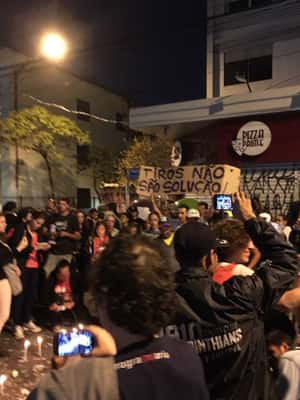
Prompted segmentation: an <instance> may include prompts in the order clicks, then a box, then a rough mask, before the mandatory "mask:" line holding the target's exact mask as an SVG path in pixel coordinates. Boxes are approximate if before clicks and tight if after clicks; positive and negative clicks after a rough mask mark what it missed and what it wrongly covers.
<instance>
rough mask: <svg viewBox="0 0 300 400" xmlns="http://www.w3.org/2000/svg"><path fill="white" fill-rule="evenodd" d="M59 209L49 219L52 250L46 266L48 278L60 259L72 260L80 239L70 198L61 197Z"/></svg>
mask: <svg viewBox="0 0 300 400" xmlns="http://www.w3.org/2000/svg"><path fill="white" fill-rule="evenodd" d="M58 210H59V212H58V214H56V215H54V216H52V217H51V218H50V219H49V235H50V239H51V240H50V241H49V243H50V244H51V252H50V254H49V256H48V259H47V262H46V264H45V266H44V270H45V273H46V277H47V278H48V277H49V275H50V274H51V272H52V271H53V270H54V269H55V267H56V265H57V263H58V262H59V261H60V260H62V259H65V260H67V261H69V262H71V260H72V255H73V253H74V251H75V250H76V243H77V242H78V241H79V240H80V231H79V225H78V221H77V218H76V217H75V215H73V214H71V212H70V201H69V199H67V198H62V199H60V200H59V203H58Z"/></svg>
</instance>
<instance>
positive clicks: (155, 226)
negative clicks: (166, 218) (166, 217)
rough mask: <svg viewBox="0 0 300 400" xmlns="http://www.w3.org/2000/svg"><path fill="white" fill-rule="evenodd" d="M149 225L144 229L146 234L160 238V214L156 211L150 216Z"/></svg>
mask: <svg viewBox="0 0 300 400" xmlns="http://www.w3.org/2000/svg"><path fill="white" fill-rule="evenodd" d="M148 223H149V227H148V228H147V229H146V230H145V231H144V234H145V235H146V236H149V237H153V238H158V237H159V236H160V229H159V224H160V216H159V214H158V213H157V212H156V211H154V212H152V213H151V214H149V217H148Z"/></svg>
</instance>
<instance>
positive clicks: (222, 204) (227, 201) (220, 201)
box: [214, 194, 232, 210]
mask: <svg viewBox="0 0 300 400" xmlns="http://www.w3.org/2000/svg"><path fill="white" fill-rule="evenodd" d="M214 203H215V209H216V210H232V198H231V195H230V194H217V195H216V196H215V198H214Z"/></svg>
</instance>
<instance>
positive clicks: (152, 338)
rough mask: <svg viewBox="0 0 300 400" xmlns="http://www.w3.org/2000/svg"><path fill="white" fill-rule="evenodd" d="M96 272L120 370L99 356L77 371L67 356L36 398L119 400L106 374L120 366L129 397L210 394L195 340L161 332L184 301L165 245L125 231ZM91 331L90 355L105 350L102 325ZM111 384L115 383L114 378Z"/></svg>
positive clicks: (177, 398)
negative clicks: (178, 296)
mask: <svg viewBox="0 0 300 400" xmlns="http://www.w3.org/2000/svg"><path fill="white" fill-rule="evenodd" d="M95 273H96V276H95V279H94V281H93V282H94V286H93V293H94V296H95V300H96V303H97V308H98V315H99V318H100V322H101V325H102V326H103V327H104V328H106V329H107V330H108V331H109V332H110V333H111V334H112V336H113V337H114V339H115V341H116V347H117V355H116V357H115V365H114V369H113V366H112V364H110V365H108V364H107V365H106V366H104V367H103V368H102V370H101V369H100V368H99V365H98V362H99V361H98V360H99V359H98V358H94V357H92V358H89V359H88V360H87V359H83V360H81V361H80V362H79V363H78V364H77V365H76V366H74V367H72V370H70V369H69V367H68V363H69V362H67V363H66V368H65V369H62V371H57V372H56V373H52V374H51V375H50V376H48V377H46V378H44V379H43V380H42V382H41V384H40V385H39V387H38V389H37V390H36V391H35V392H34V393H33V394H32V395H31V397H29V399H30V400H46V399H49V400H50V399H53V398H59V399H66V398H68V399H76V400H77V399H78V400H81V399H82V400H85V399H89V400H100V399H101V400H103V399H104V398H105V399H110V400H116V399H117V397H114V396H112V395H111V394H110V393H111V392H108V393H109V396H110V397H101V390H102V388H101V384H102V382H103V374H108V373H109V374H110V375H109V376H113V375H112V374H113V373H114V372H113V371H114V370H115V371H117V376H118V385H119V387H120V392H121V395H122V398H126V399H130V400H140V399H143V400H166V399H173V400H182V399H184V398H187V399H189V400H199V399H201V400H208V392H207V387H206V383H205V378H204V372H203V368H202V363H201V360H200V359H199V357H198V355H197V354H196V352H194V350H193V348H192V346H190V345H189V344H187V343H184V342H182V341H178V340H176V339H172V338H168V337H160V336H159V332H160V330H161V329H162V328H163V327H164V326H165V325H167V324H168V322H170V321H171V319H172V317H173V315H174V313H175V311H176V307H177V301H176V291H175V281H174V272H173V271H172V269H171V267H170V266H169V264H168V262H167V259H166V258H165V257H163V253H162V252H161V249H160V247H159V246H158V245H157V244H156V243H155V242H154V241H153V240H151V239H147V238H143V237H126V236H125V237H122V236H119V237H117V238H115V239H114V240H113V241H111V243H110V244H109V245H108V246H107V248H106V249H105V250H104V252H103V253H102V256H101V258H99V259H98V260H97V265H96V268H95ZM87 329H88V330H90V331H91V332H92V333H93V334H94V338H95V342H96V347H95V349H94V350H93V351H92V353H91V354H92V355H95V356H97V355H100V356H102V355H103V351H102V350H103V349H102V348H101V346H102V342H101V341H102V338H101V333H102V334H104V333H103V331H101V333H100V332H99V331H96V330H95V329H94V328H92V329H91V328H89V327H87ZM104 340H106V339H105V338H104ZM110 355H111V353H110ZM59 361H60V359H59ZM63 362H65V361H64V360H63ZM102 363H104V361H102ZM104 368H106V370H105V371H103V369H104ZM112 370H113V371H112ZM60 372H61V373H60ZM104 384H105V383H104ZM111 385H112V386H113V385H115V386H116V382H115V380H114V381H111ZM106 387H107V386H106ZM64 393H66V394H67V396H66V395H64ZM112 393H115V392H113V391H112Z"/></svg>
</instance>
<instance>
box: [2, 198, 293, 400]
mask: <svg viewBox="0 0 300 400" xmlns="http://www.w3.org/2000/svg"><path fill="white" fill-rule="evenodd" d="M235 201H236V204H237V205H238V207H236V208H235V214H236V215H234V213H233V212H232V211H222V210H221V211H216V210H214V209H213V208H212V207H210V206H209V204H208V203H206V202H204V201H200V202H199V203H198V206H197V207H195V206H193V208H191V207H189V202H188V201H187V202H186V203H185V202H179V204H178V206H176V204H175V203H170V204H168V206H165V205H162V204H160V206H158V205H157V204H156V201H155V199H154V198H152V199H151V201H146V200H144V201H143V200H140V201H135V202H133V203H132V204H131V205H130V206H129V207H128V208H127V207H126V206H125V204H121V205H118V206H117V205H116V204H108V205H105V206H101V207H99V208H98V209H95V208H93V209H90V210H88V211H86V210H84V211H83V210H78V209H75V208H72V206H71V204H70V202H69V200H68V199H67V198H62V199H59V200H58V201H57V202H56V201H55V200H54V199H49V200H48V204H47V205H46V207H45V209H44V210H35V209H32V208H29V207H28V208H23V209H17V205H16V203H15V202H8V203H7V204H5V205H4V206H3V213H2V214H1V215H0V234H1V240H0V332H1V331H2V330H3V329H4V328H5V327H6V328H7V329H8V330H9V331H10V332H11V333H12V334H13V335H14V336H15V338H16V340H20V339H24V338H25V337H26V332H27V331H31V332H33V333H38V332H40V331H41V330H42V328H43V329H44V328H50V329H52V330H53V331H59V330H60V329H61V328H62V327H66V326H70V327H72V326H74V325H76V324H78V322H84V323H91V322H92V323H94V324H96V325H101V326H102V328H104V329H105V330H104V329H101V328H99V327H96V326H91V327H90V330H91V331H92V333H93V334H94V336H95V341H96V347H95V349H94V350H93V353H92V354H93V355H95V356H98V357H91V358H90V359H88V360H81V361H80V362H78V363H76V365H68V362H67V363H66V366H65V367H64V368H63V369H62V370H59V371H55V372H53V373H52V375H50V376H47V377H45V378H44V379H43V381H42V382H41V384H40V385H39V387H38V388H37V389H36V390H35V391H34V392H33V393H32V394H31V396H30V398H31V399H37V400H42V399H50V398H64V397H63V396H62V392H63V390H64V389H63V388H64V387H67V388H69V389H68V390H70V391H71V392H70V393H72V392H73V393H74V396H72V395H71V394H70V393H69V397H68V398H78V399H79V398H82V399H83V398H88V399H95V400H96V399H106V398H107V399H117V398H119V396H120V397H121V398H124V399H128V400H130V399H141V398H143V399H169V398H174V399H177V398H178V399H194V398H195V399H208V398H211V399H216V400H227V399H234V400H235V399H243V398H245V399H250V400H260V399H275V400H276V399H285V400H299V399H300V350H297V349H296V346H297V338H298V329H299V325H298V324H299V319H298V315H297V313H298V314H299V308H300V288H298V287H297V285H298V283H297V278H298V259H299V254H300V213H299V212H298V211H300V210H298V211H297V212H295V210H291V212H290V213H289V215H288V216H283V215H277V216H275V217H273V216H272V215H271V213H270V212H268V211H266V210H263V209H262V207H261V206H260V205H259V202H258V201H257V200H255V199H253V200H252V202H251V200H250V199H247V198H246V197H245V195H244V194H243V193H238V194H236V199H235ZM12 271H13V273H14V274H15V276H16V277H19V279H20V281H21V284H22V286H21V289H20V288H19V287H17V286H18V285H17V282H16V281H17V279H12V278H11V275H12ZM191 345H192V346H191ZM99 356H107V357H106V358H103V357H99ZM108 356H111V357H108ZM113 356H114V357H115V359H114V360H113V359H112V357H113ZM64 363H65V360H64V362H63V364H64ZM113 363H114V365H115V368H113ZM59 364H60V361H59V360H57V363H56V364H55V365H59ZM78 376H80V379H78V378H76V377H78ZM93 377H94V378H93ZM87 393H88V395H87ZM75 394H76V395H75ZM51 396H52V397H51ZM60 396H61V397H60ZM80 396H82V397H80Z"/></svg>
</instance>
